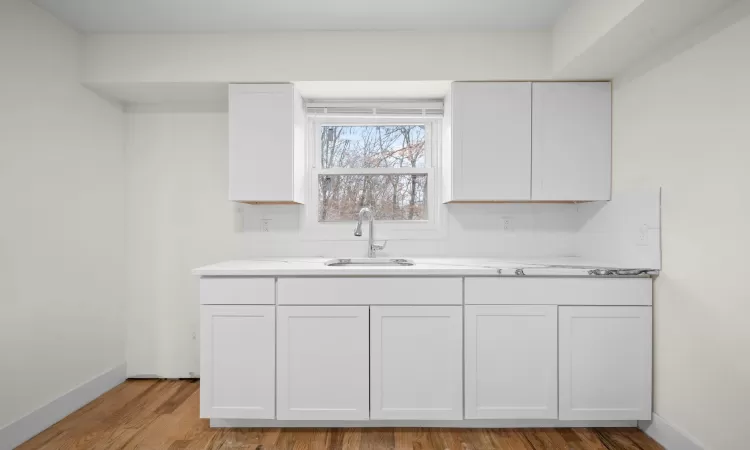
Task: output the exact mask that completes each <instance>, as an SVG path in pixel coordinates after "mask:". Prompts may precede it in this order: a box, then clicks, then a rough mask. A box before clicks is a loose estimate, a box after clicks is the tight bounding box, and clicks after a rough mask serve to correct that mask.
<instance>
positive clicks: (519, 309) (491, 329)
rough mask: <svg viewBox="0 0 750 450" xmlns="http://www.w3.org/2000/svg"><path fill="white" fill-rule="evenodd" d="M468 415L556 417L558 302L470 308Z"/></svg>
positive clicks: (467, 328) (467, 331) (467, 325)
mask: <svg viewBox="0 0 750 450" xmlns="http://www.w3.org/2000/svg"><path fill="white" fill-rule="evenodd" d="M464 315H465V327H464V329H465V334H466V340H465V353H464V354H465V356H464V357H465V361H466V363H465V368H466V369H465V370H466V376H465V383H466V418H467V419H556V418H557V306H549V305H545V306H511V305H502V306H466V309H465V312H464Z"/></svg>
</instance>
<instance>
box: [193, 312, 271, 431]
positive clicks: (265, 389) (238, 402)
mask: <svg viewBox="0 0 750 450" xmlns="http://www.w3.org/2000/svg"><path fill="white" fill-rule="evenodd" d="M200 308H201V309H200V311H201V313H200V314H201V389H200V415H201V417H203V418H209V417H210V418H230V419H273V418H274V404H275V402H274V382H275V380H274V374H275V368H276V364H275V353H274V352H275V348H274V324H275V320H274V313H275V309H276V307H274V306H248V305H204V306H201V307H200Z"/></svg>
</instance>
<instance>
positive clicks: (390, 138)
mask: <svg viewBox="0 0 750 450" xmlns="http://www.w3.org/2000/svg"><path fill="white" fill-rule="evenodd" d="M319 131H320V167H321V170H320V172H319V174H318V221H320V222H330V221H338V220H355V219H356V218H357V214H358V213H359V210H360V209H362V208H364V207H367V208H370V209H371V210H372V212H373V214H374V216H375V218H376V219H378V220H426V219H427V213H428V211H427V204H426V197H427V183H428V179H427V171H426V170H425V167H426V159H427V158H426V156H427V155H426V145H425V144H426V143H425V134H426V133H425V125H424V124H392V125H332V124H324V125H322V126H321V127H320V128H319ZM341 169H344V170H345V171H346V172H342V170H341ZM360 169H367V171H363V170H360Z"/></svg>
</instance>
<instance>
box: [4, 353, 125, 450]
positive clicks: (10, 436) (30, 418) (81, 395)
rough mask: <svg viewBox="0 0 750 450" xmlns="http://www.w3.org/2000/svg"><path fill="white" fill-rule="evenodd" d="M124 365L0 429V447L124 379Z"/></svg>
mask: <svg viewBox="0 0 750 450" xmlns="http://www.w3.org/2000/svg"><path fill="white" fill-rule="evenodd" d="M126 372H127V369H126V367H125V364H121V365H119V366H116V367H113V368H112V369H110V370H108V371H106V372H104V373H102V374H100V375H98V376H96V377H94V378H92V379H91V380H89V381H87V382H85V383H83V384H81V385H80V386H78V387H75V388H73V389H71V390H70V391H68V392H66V393H65V394H63V395H61V396H60V397H58V398H56V399H55V400H52V401H51V402H50V403H48V404H46V405H44V406H42V407H41V408H39V409H37V410H36V411H33V412H31V413H29V414H28V415H26V416H24V417H21V418H20V419H18V420H16V421H15V422H11V423H10V424H8V425H6V426H5V427H3V428H2V429H0V449H11V448H14V447H17V446H19V445H21V444H22V443H24V442H26V441H28V440H29V439H31V438H32V437H34V436H36V435H37V434H39V433H41V432H42V431H44V430H46V429H47V428H49V427H50V426H52V425H54V424H55V423H57V422H59V421H60V420H61V419H62V418H63V417H65V416H67V415H69V414H70V413H72V412H73V411H75V410H77V409H79V408H81V407H82V406H83V405H85V404H87V403H89V402H91V401H92V400H94V399H95V398H97V397H99V396H100V395H102V394H104V393H105V392H107V391H108V390H110V389H112V388H113V387H115V386H117V385H118V384H120V383H122V382H123V381H125V380H126V379H127V376H126Z"/></svg>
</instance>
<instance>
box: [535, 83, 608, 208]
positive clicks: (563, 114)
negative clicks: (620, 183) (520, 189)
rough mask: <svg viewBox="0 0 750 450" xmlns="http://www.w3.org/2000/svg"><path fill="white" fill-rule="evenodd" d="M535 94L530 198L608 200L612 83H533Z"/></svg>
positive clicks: (537, 199)
mask: <svg viewBox="0 0 750 450" xmlns="http://www.w3.org/2000/svg"><path fill="white" fill-rule="evenodd" d="M532 90H533V95H532V96H533V108H532V110H533V113H532V117H533V120H532V130H533V131H532V174H533V175H532V189H531V199H532V200H533V201H590V200H609V199H610V196H611V181H612V94H611V86H610V83H607V82H581V83H572V82H561V83H534V84H533V88H532ZM524 114H525V112H524Z"/></svg>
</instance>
